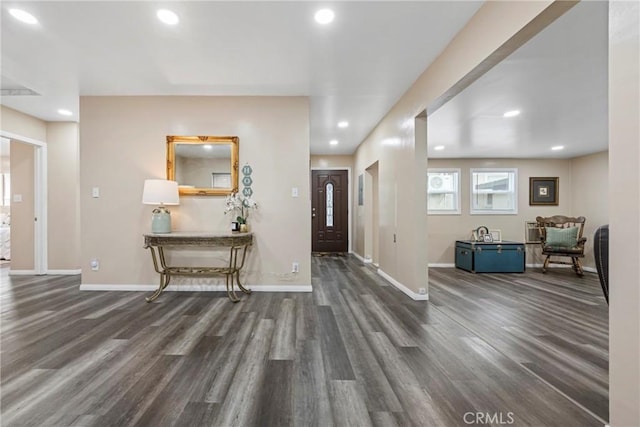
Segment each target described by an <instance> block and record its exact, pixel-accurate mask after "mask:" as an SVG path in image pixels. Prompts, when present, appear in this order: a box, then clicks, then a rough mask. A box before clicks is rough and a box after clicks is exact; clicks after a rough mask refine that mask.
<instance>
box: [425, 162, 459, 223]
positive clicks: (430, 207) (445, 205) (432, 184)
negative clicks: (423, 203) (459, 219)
mask: <svg viewBox="0 0 640 427" xmlns="http://www.w3.org/2000/svg"><path fill="white" fill-rule="evenodd" d="M427 213H428V214H429V215H460V169H427Z"/></svg>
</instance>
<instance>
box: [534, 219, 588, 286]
mask: <svg viewBox="0 0 640 427" xmlns="http://www.w3.org/2000/svg"><path fill="white" fill-rule="evenodd" d="M585 221H586V218H585V217H583V216H579V217H577V218H573V217H568V216H563V215H555V216H550V217H542V216H539V217H537V218H536V222H537V223H538V229H539V230H540V244H541V245H542V255H546V256H547V257H546V258H545V260H544V265H543V266H542V272H543V273H546V272H547V267H548V266H549V264H567V265H571V266H573V270H574V271H575V272H576V274H577V275H578V276H582V275H583V274H584V271H583V269H582V265H581V264H580V258H582V257H584V244H585V243H586V241H587V238H586V237H582V233H583V231H584V223H585ZM552 256H553V257H569V258H571V262H568V261H558V260H555V259H554V260H552V259H551V257H552Z"/></svg>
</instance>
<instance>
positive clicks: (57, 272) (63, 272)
mask: <svg viewBox="0 0 640 427" xmlns="http://www.w3.org/2000/svg"><path fill="white" fill-rule="evenodd" d="M81 273H82V270H80V269H78V270H47V274H50V275H52V276H75V275H78V274H81Z"/></svg>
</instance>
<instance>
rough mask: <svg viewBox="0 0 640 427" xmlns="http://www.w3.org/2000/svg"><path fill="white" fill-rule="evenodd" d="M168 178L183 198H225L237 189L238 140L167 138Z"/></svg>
mask: <svg viewBox="0 0 640 427" xmlns="http://www.w3.org/2000/svg"><path fill="white" fill-rule="evenodd" d="M167 179H172V180H175V181H177V182H178V186H179V187H178V188H179V190H180V194H182V195H205V196H212V195H227V194H229V193H231V192H233V191H237V188H238V138H237V137H215V136H197V137H184V136H183V137H181V136H169V137H167Z"/></svg>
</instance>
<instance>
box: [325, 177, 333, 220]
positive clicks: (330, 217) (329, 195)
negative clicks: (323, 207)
mask: <svg viewBox="0 0 640 427" xmlns="http://www.w3.org/2000/svg"><path fill="white" fill-rule="evenodd" d="M326 190H327V191H326V192H325V194H326V195H327V197H326V198H327V227H333V184H332V183H328V184H327V187H326Z"/></svg>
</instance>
